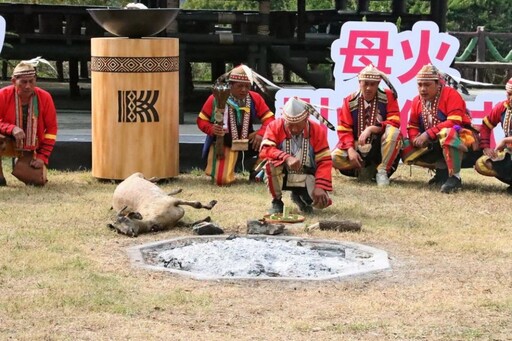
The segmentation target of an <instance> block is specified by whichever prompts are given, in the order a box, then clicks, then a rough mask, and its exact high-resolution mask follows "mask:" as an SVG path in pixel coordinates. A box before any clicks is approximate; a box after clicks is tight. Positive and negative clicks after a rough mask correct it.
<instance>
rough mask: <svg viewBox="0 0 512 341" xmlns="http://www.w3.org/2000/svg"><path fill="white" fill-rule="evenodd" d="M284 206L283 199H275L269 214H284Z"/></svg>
mask: <svg viewBox="0 0 512 341" xmlns="http://www.w3.org/2000/svg"><path fill="white" fill-rule="evenodd" d="M283 209H284V204H283V201H282V200H281V199H273V200H272V207H271V208H270V209H269V210H268V213H269V214H276V213H283Z"/></svg>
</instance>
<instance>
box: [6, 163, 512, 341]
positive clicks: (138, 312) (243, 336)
mask: <svg viewBox="0 0 512 341" xmlns="http://www.w3.org/2000/svg"><path fill="white" fill-rule="evenodd" d="M8 166H9V165H8V164H7V162H5V161H4V167H5V168H8ZM411 172H412V174H411ZM7 173H8V172H7ZM429 177H430V175H429V174H428V173H427V172H426V171H425V170H422V169H420V168H412V169H411V168H409V167H405V166H402V167H401V168H400V169H399V171H398V172H397V173H396V174H395V175H394V176H393V177H392V184H391V186H390V187H389V188H377V187H376V186H375V185H373V184H364V183H358V182H357V181H355V180H353V179H348V178H345V177H342V176H340V175H338V174H335V175H334V182H335V192H334V193H333V200H334V205H333V206H332V207H331V208H329V209H327V210H324V211H322V212H318V214H317V215H315V216H310V217H308V218H307V221H306V223H308V224H311V223H314V222H315V221H317V220H319V219H352V220H360V221H362V223H363V231H362V232H360V233H336V232H329V231H318V230H313V231H311V232H309V233H306V232H305V231H304V230H302V229H300V230H293V231H291V233H292V234H293V235H296V236H303V237H313V238H322V239H337V240H349V241H354V242H359V243H363V244H367V245H370V246H374V247H378V248H381V249H384V250H386V251H387V252H388V254H389V257H390V260H391V265H392V269H391V270H389V271H385V272H381V273H378V274H373V275H367V276H360V277H357V278H351V279H347V280H344V281H330V282H319V283H300V282H291V283H290V282H286V283H280V282H253V283H250V282H244V283H237V282H215V281H211V282H205V281H197V280H192V279H188V278H181V277H177V276H173V275H170V274H167V273H160V272H149V271H147V270H143V269H139V268H133V267H131V266H130V263H129V260H128V258H127V254H126V248H127V247H129V246H133V245H137V244H142V243H146V242H151V241H156V240H163V239H169V238H172V237H177V236H184V235H189V234H190V231H189V230H187V229H184V228H181V229H176V230H173V231H166V232H163V233H158V234H147V235H142V236H140V237H138V238H136V239H132V238H128V237H125V236H122V235H117V234H116V233H113V232H111V231H110V230H108V229H107V228H106V224H107V223H108V222H110V221H111V219H112V218H113V216H114V213H113V212H112V211H110V210H109V208H110V205H111V197H112V193H113V191H114V189H115V186H116V184H115V183H112V182H100V181H97V180H96V179H94V178H92V177H91V175H90V173H88V172H69V173H68V172H56V171H51V172H50V174H49V179H50V182H49V184H48V186H47V187H45V188H33V187H26V186H24V185H22V184H20V183H18V182H17V181H16V180H15V179H14V178H12V177H11V176H10V175H7V181H8V184H9V187H6V188H0V200H1V202H2V205H1V207H0V243H1V245H2V257H1V258H0V286H1V288H2V295H1V296H0V339H9V338H10V339H14V340H42V339H48V340H126V339H129V340H168V339H176V340H235V339H237V340H239V339H240V340H284V339H293V340H311V339H313V338H314V339H318V340H340V339H344V340H509V339H510V335H512V327H511V326H512V294H511V293H512V242H511V240H512V237H511V236H512V223H511V222H510V215H509V214H508V213H507V207H508V205H510V203H511V202H512V197H510V196H508V195H507V194H505V193H504V190H505V188H506V186H505V185H503V184H501V183H499V182H498V181H497V180H495V179H491V178H483V177H481V176H478V175H476V174H475V173H474V172H473V171H472V170H464V172H463V184H464V190H463V191H462V192H460V193H457V194H452V195H445V194H442V193H439V192H438V189H429V188H428V187H427V185H426V182H427V181H428V179H429ZM162 187H164V188H165V189H166V190H171V189H174V188H177V187H179V188H183V189H184V191H183V193H182V194H180V195H179V196H180V197H183V198H187V199H191V200H192V199H193V200H201V201H204V202H207V201H209V200H212V199H216V200H218V201H219V203H218V204H217V206H216V207H215V208H214V209H213V210H212V211H211V212H208V211H204V210H194V209H192V208H186V211H187V213H186V216H185V219H186V220H187V221H194V220H197V219H201V218H204V217H205V216H206V215H208V214H210V215H211V216H212V218H213V220H214V221H215V222H217V223H219V224H220V225H221V226H222V227H224V228H225V229H226V231H227V233H241V234H242V233H244V232H245V222H246V220H247V219H251V218H259V217H261V216H262V215H263V213H264V212H265V210H266V208H267V207H268V206H269V204H270V198H269V196H268V194H267V192H266V189H265V187H264V186H263V185H249V184H247V183H245V182H244V181H241V182H240V183H239V184H237V185H234V186H231V187H227V188H218V187H215V186H214V185H212V184H211V183H210V181H209V179H208V178H207V177H205V176H203V175H201V174H199V173H198V172H193V173H191V174H182V175H180V176H179V177H178V178H176V179H174V180H172V181H170V182H169V183H166V184H163V185H162ZM286 203H288V204H291V201H290V199H289V198H288V197H286V198H285V204H286Z"/></svg>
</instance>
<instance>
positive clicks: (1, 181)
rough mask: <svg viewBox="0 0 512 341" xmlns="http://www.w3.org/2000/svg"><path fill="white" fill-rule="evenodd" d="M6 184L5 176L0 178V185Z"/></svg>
mask: <svg viewBox="0 0 512 341" xmlns="http://www.w3.org/2000/svg"><path fill="white" fill-rule="evenodd" d="M3 186H7V181H5V178H0V187H3Z"/></svg>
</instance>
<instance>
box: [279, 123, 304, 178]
mask: <svg viewBox="0 0 512 341" xmlns="http://www.w3.org/2000/svg"><path fill="white" fill-rule="evenodd" d="M306 131H307V133H306ZM306 135H307V136H308V137H306ZM292 138H293V137H292ZM292 138H290V139H285V140H284V151H285V153H286V154H290V155H293V156H294V157H298V158H300V164H301V169H300V170H298V171H292V170H290V171H288V172H289V173H293V174H302V173H303V168H304V166H306V165H307V161H308V159H309V122H307V123H306V127H305V128H304V131H303V132H302V148H300V149H299V150H298V151H297V152H296V153H295V154H292V148H291V142H292ZM299 152H300V154H301V155H297V154H298V153H299Z"/></svg>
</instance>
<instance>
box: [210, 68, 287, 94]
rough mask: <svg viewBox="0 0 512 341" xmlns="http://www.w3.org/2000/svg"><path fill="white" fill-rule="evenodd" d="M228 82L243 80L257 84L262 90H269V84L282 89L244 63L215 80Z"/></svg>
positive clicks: (243, 81) (216, 82) (217, 82)
mask: <svg viewBox="0 0 512 341" xmlns="http://www.w3.org/2000/svg"><path fill="white" fill-rule="evenodd" d="M226 82H242V83H249V84H251V85H253V84H255V85H256V87H258V89H260V90H261V91H262V92H267V86H266V85H265V84H264V83H266V84H267V85H270V86H273V87H276V88H278V89H282V88H281V87H280V86H278V85H276V84H274V83H272V82H271V81H269V80H268V79H266V78H265V77H263V76H262V75H260V74H259V73H257V72H256V71H254V70H253V69H251V68H250V67H248V66H247V65H244V64H240V65H238V66H237V67H235V68H234V69H232V70H231V71H228V72H226V73H225V74H223V75H221V76H220V77H219V78H217V80H216V81H215V84H219V83H226Z"/></svg>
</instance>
